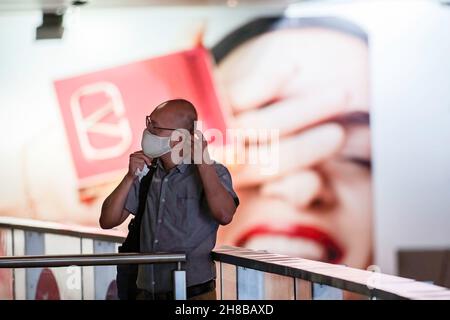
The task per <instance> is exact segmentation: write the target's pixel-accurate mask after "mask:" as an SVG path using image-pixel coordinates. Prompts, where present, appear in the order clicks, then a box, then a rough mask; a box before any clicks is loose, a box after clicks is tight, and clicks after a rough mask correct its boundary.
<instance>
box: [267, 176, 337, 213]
mask: <svg viewBox="0 0 450 320" xmlns="http://www.w3.org/2000/svg"><path fill="white" fill-rule="evenodd" d="M261 193H262V195H266V196H271V197H277V198H280V199H283V200H285V201H288V202H290V203H291V204H292V205H294V206H296V207H297V208H298V209H301V210H306V209H309V210H326V209H328V208H331V207H333V206H334V205H335V204H336V200H337V199H336V196H335V193H334V191H333V188H332V186H331V181H329V179H327V176H326V175H325V174H323V173H322V172H321V171H320V170H319V169H317V170H315V169H306V170H302V171H299V172H296V173H294V174H292V175H290V176H288V177H284V178H282V179H279V180H277V181H273V182H270V183H267V184H265V185H264V186H263V187H262V188H261Z"/></svg>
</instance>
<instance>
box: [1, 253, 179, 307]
mask: <svg viewBox="0 0 450 320" xmlns="http://www.w3.org/2000/svg"><path fill="white" fill-rule="evenodd" d="M185 261H186V255H185V254H184V253H158V254H141V253H118V254H117V253H114V254H109V253H106V254H81V255H45V256H19V257H0V268H43V267H69V266H105V265H122V264H154V263H176V264H177V268H176V269H175V270H174V271H173V275H174V276H173V279H174V281H173V291H174V298H175V300H186V271H185V270H182V268H181V263H182V262H185Z"/></svg>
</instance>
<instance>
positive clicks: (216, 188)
mask: <svg viewBox="0 0 450 320" xmlns="http://www.w3.org/2000/svg"><path fill="white" fill-rule="evenodd" d="M197 168H198V172H199V174H200V178H201V180H202V183H203V188H204V191H205V195H206V199H207V201H208V205H209V208H210V209H211V212H212V215H213V217H214V219H215V220H217V221H218V222H219V223H220V224H222V225H226V224H228V223H230V222H231V220H232V219H233V215H234V212H235V211H236V204H235V203H234V200H233V197H232V196H231V195H230V193H229V192H228V190H227V189H226V188H225V187H224V186H223V185H222V183H221V182H220V179H219V176H218V175H217V172H216V169H215V168H214V166H213V165H209V164H198V165H197Z"/></svg>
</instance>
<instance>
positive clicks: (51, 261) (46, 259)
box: [0, 253, 186, 268]
mask: <svg viewBox="0 0 450 320" xmlns="http://www.w3.org/2000/svg"><path fill="white" fill-rule="evenodd" d="M185 261H186V254H185V253H103V254H76V255H45V256H42V255H40V256H18V257H17V256H13V257H0V268H43V267H68V266H105V265H120V264H152V263H180V262H185Z"/></svg>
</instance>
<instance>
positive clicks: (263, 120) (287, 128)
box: [235, 91, 347, 135]
mask: <svg viewBox="0 0 450 320" xmlns="http://www.w3.org/2000/svg"><path fill="white" fill-rule="evenodd" d="M346 102H347V98H346V95H345V94H344V93H343V92H334V93H333V92H332V91H328V92H326V93H324V94H323V95H320V96H318V95H315V96H310V97H295V98H290V99H285V100H280V101H277V102H275V103H273V104H271V105H270V106H267V107H265V108H262V109H257V110H250V111H246V112H243V113H241V114H239V115H237V117H236V119H235V121H236V126H237V127H238V128H251V129H256V130H260V129H263V130H270V129H278V130H280V135H286V134H289V133H292V132H295V131H298V130H300V129H302V128H304V127H307V126H311V125H313V124H315V123H318V122H321V121H323V120H326V119H327V118H330V117H333V116H336V115H338V114H340V113H342V112H343V111H344V109H345V108H346V107H347V103H346Z"/></svg>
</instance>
